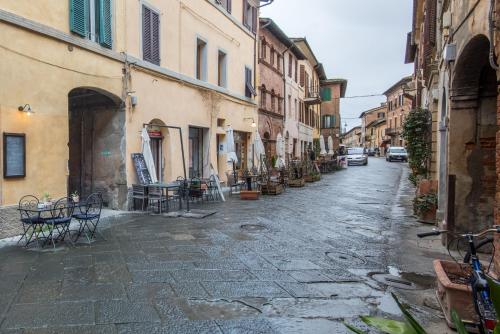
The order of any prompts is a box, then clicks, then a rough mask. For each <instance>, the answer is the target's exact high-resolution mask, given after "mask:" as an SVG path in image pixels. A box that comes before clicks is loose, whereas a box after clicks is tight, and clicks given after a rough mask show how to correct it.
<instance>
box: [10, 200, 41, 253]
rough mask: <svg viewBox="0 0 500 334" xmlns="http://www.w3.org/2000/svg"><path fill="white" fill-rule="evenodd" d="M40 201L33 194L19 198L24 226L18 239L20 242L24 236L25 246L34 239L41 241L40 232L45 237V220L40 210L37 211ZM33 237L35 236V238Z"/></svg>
mask: <svg viewBox="0 0 500 334" xmlns="http://www.w3.org/2000/svg"><path fill="white" fill-rule="evenodd" d="M39 203H40V201H39V200H38V198H36V197H35V196H33V195H26V196H23V197H22V198H21V199H20V200H19V207H18V210H19V214H20V215H21V224H22V227H23V234H22V235H21V237H20V238H19V240H18V241H17V243H18V244H19V243H20V242H21V240H23V238H24V239H25V240H26V243H25V244H24V246H25V247H27V246H28V244H29V243H31V242H32V241H37V242H40V238H39V236H40V234H41V235H42V237H43V238H45V235H44V232H43V225H44V220H43V218H41V217H40V212H37V211H36V210H37V209H38V204H39ZM33 238H35V239H34V240H33Z"/></svg>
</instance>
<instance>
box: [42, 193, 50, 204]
mask: <svg viewBox="0 0 500 334" xmlns="http://www.w3.org/2000/svg"><path fill="white" fill-rule="evenodd" d="M42 203H43V205H44V206H50V205H51V204H52V199H51V197H50V194H49V193H48V192H47V191H46V192H44V193H43V195H42Z"/></svg>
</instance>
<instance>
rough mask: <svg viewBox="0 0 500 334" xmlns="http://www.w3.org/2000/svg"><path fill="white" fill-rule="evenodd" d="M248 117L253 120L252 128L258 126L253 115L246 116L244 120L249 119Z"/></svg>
mask: <svg viewBox="0 0 500 334" xmlns="http://www.w3.org/2000/svg"><path fill="white" fill-rule="evenodd" d="M247 119H251V120H252V128H256V127H257V124H256V123H255V120H254V119H253V117H245V118H243V120H244V121H245V120H247Z"/></svg>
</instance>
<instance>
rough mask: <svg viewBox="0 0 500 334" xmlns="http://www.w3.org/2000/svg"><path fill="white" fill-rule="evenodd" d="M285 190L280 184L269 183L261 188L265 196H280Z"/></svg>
mask: <svg viewBox="0 0 500 334" xmlns="http://www.w3.org/2000/svg"><path fill="white" fill-rule="evenodd" d="M283 190H284V188H283V185H282V184H280V183H267V184H263V185H262V186H261V191H262V194H263V195H279V194H281V193H282V192H283Z"/></svg>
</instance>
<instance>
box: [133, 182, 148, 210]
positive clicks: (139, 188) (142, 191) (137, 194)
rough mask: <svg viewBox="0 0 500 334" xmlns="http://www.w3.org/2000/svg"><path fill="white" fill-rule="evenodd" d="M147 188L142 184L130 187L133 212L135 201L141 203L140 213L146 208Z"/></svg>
mask: <svg viewBox="0 0 500 334" xmlns="http://www.w3.org/2000/svg"><path fill="white" fill-rule="evenodd" d="M147 190H148V188H147V186H145V185H142V184H133V185H132V201H133V202H134V210H136V207H135V203H136V200H140V201H141V204H142V206H141V208H142V211H144V209H145V208H146V203H147V202H148V191H147Z"/></svg>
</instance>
